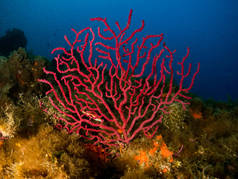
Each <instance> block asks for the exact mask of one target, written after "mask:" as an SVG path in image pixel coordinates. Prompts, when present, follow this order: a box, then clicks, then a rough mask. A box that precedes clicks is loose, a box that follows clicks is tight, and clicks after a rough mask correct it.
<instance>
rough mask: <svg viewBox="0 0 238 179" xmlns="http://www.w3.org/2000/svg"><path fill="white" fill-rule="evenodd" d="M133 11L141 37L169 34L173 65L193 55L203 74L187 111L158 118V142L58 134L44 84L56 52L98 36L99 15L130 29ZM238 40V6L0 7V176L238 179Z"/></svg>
mask: <svg viewBox="0 0 238 179" xmlns="http://www.w3.org/2000/svg"><path fill="white" fill-rule="evenodd" d="M130 10H133V15H132V20H131V27H132V29H136V28H138V27H140V25H141V21H142V20H144V21H145V27H144V30H143V31H142V33H141V34H139V35H138V38H142V37H143V36H144V35H148V34H161V33H163V34H164V39H163V42H166V45H167V46H168V47H169V48H170V49H171V50H174V49H176V58H175V60H177V59H179V60H181V59H182V58H183V57H184V56H185V55H186V49H187V47H189V48H190V54H189V58H188V59H189V62H188V63H192V66H193V68H192V74H193V73H194V72H195V71H196V67H197V64H198V63H200V70H199V73H198V74H197V76H196V78H195V80H194V84H193V87H192V89H191V91H190V92H191V94H188V95H189V97H191V98H192V99H191V100H184V102H189V105H186V109H184V108H183V106H182V105H181V103H179V102H173V103H171V104H168V105H167V106H166V110H167V111H168V113H166V112H163V111H160V113H159V115H161V116H163V120H162V121H161V123H160V124H159V125H158V131H157V132H156V134H155V136H154V137H153V138H151V139H148V138H146V137H145V136H144V135H143V133H142V132H141V133H139V134H138V135H137V136H136V137H135V138H134V139H133V140H131V141H130V143H129V144H126V145H125V146H123V145H121V144H120V143H119V145H118V146H117V147H112V148H107V147H105V146H104V145H94V144H93V142H92V141H91V140H86V139H84V138H82V137H80V136H79V135H77V134H76V133H72V134H69V133H68V132H67V131H66V130H62V129H61V128H59V127H57V124H58V120H57V118H56V117H55V116H56V114H57V113H59V111H57V109H55V108H54V107H53V106H52V103H50V102H49V98H48V97H47V95H46V93H47V90H48V88H47V87H46V86H47V85H45V84H42V83H39V79H46V80H52V79H50V78H48V77H47V75H46V74H45V73H44V72H43V68H44V67H45V66H47V69H50V70H53V69H54V68H55V66H56V64H55V62H54V61H53V60H52V59H53V58H54V55H52V54H51V52H52V50H53V49H54V48H56V47H67V44H66V42H65V39H64V35H67V36H68V37H69V39H70V40H72V39H73V38H74V34H73V33H72V31H71V28H74V29H76V30H77V31H79V30H81V29H83V28H85V27H88V26H92V27H93V28H94V29H96V28H97V26H99V25H98V24H99V23H95V22H92V21H90V18H94V17H102V18H107V21H108V23H109V24H110V25H111V26H114V25H115V22H116V21H118V22H119V23H120V25H121V26H125V25H126V22H127V20H128V15H129V13H130ZM129 32H131V31H129ZM237 32H238V1H237V0H199V1H195V0H194V1H191V0H190V1H189V0H166V1H165V0H147V1H145V0H101V1H96V0H84V1H82V0H67V1H66V0H57V1H56V0H11V1H10V0H0V178H4V179H5V178H20V179H21V178H52V179H53V178H73V179H74V178H75V179H78V178H80V179H81V178H83V179H84V178H85V179H88V178H95V179H101V178H102V179H104V178H105V179H109V178H112V179H114V178H115V179H117V178H122V179H127V178H131V179H137V178H138V179H139V178H143V179H147V178H148V179H149V178H150V179H151V178H156V179H157V178H178V179H182V178H201V179H203V178H219V179H220V178H221V179H222V178H226V179H230V178H234V179H235V178H238V162H237V161H238V70H237V67H238V53H237V48H238V33H237ZM140 67H141V66H140ZM157 67H158V66H157ZM186 67H188V66H186ZM147 69H148V71H146V72H145V73H146V74H149V73H150V70H151V68H147ZM57 75H59V74H57ZM59 76H60V75H59ZM52 84H54V83H52ZM166 85H168V84H165V86H166ZM166 87H167V88H168V86H166ZM166 87H165V88H166ZM176 88H177V86H176V87H174V89H175V90H176ZM174 89H173V90H174ZM163 95H164V94H163ZM165 95H166V94H165ZM111 104H113V103H111ZM46 109H48V111H47V112H46ZM82 112H83V115H85V116H86V117H87V118H88V119H89V120H95V121H96V122H98V121H99V122H100V121H101V119H98V118H96V117H95V116H93V114H91V113H87V112H85V111H82ZM150 112H151V111H149V112H148V113H150ZM105 114H106V112H105ZM87 115H88V116H87ZM92 116H93V117H92ZM59 117H63V116H59ZM146 117H148V116H145V120H146V119H147V118H146ZM157 117H158V116H156V117H155V118H156V120H158V119H157ZM110 125H111V124H110ZM137 125H139V124H137ZM110 127H115V126H113V125H111V126H110ZM118 132H119V133H120V131H118ZM120 134H121V133H120ZM121 135H123V134H121Z"/></svg>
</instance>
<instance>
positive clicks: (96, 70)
mask: <svg viewBox="0 0 238 179" xmlns="http://www.w3.org/2000/svg"><path fill="white" fill-rule="evenodd" d="M131 17H132V10H131V11H130V14H129V17H128V21H127V24H126V26H125V27H124V28H122V27H121V26H120V25H119V23H118V22H116V23H115V24H116V30H113V29H112V28H111V27H110V26H109V24H108V23H107V20H106V18H92V19H91V21H97V22H101V23H102V25H103V28H102V27H100V26H99V27H98V31H97V33H95V32H94V31H93V28H91V27H86V28H84V29H82V30H80V31H76V30H75V29H72V31H73V32H74V34H75V38H74V40H73V41H72V42H71V41H70V40H69V39H68V37H67V36H66V35H65V36H64V38H65V41H66V42H67V44H68V45H69V49H68V50H67V49H66V48H64V47H58V48H55V49H54V50H53V51H52V53H56V52H61V53H62V54H58V55H57V57H55V61H56V69H57V72H54V71H49V70H47V69H46V68H44V69H43V70H44V72H45V74H47V75H49V77H52V78H51V79H50V78H47V79H39V81H40V82H43V83H46V84H48V85H49V88H50V89H49V90H48V91H47V92H46V95H48V98H49V100H50V103H51V105H52V106H53V107H54V108H55V110H56V111H57V114H56V115H55V117H57V119H58V121H59V125H60V126H61V127H63V128H66V129H67V130H68V131H69V132H70V133H71V132H76V133H78V134H79V135H80V136H81V137H84V138H87V139H89V140H93V141H95V144H96V143H101V144H105V145H106V146H112V145H117V144H118V143H120V144H127V143H129V142H130V141H131V140H132V139H133V138H134V137H135V136H136V135H137V134H138V133H139V132H141V131H142V132H144V134H145V135H146V136H148V137H152V136H154V134H155V132H156V131H157V129H158V124H159V123H160V122H161V121H162V118H163V114H164V113H166V112H167V107H168V105H170V104H171V103H174V102H178V103H181V104H182V106H183V108H184V109H185V106H186V104H187V103H188V102H187V100H188V99H190V97H189V96H187V93H188V92H189V91H190V89H191V88H192V86H193V83H194V79H195V77H196V75H197V73H198V72H199V68H200V64H198V66H197V70H196V71H195V72H194V73H193V74H192V75H191V76H190V73H191V64H189V65H188V69H187V70H186V72H185V65H184V63H185V61H186V60H187V58H188V55H189V49H187V54H186V55H185V57H183V58H182V60H181V61H179V62H177V63H174V53H175V50H174V51H171V50H170V49H169V48H168V47H167V46H166V45H165V43H163V44H162V40H163V34H159V35H146V36H145V37H143V38H141V39H139V38H137V37H136V35H137V34H138V33H140V32H141V31H142V30H143V28H144V21H142V24H141V26H140V27H139V28H138V29H136V30H134V31H131V30H130V26H131ZM174 64H175V65H177V67H176V66H174ZM175 67H176V69H177V68H178V70H177V71H176V73H175ZM189 76H190V78H189ZM175 78H176V79H177V81H178V85H177V86H176V85H175ZM185 79H188V81H189V84H187V85H185ZM184 86H186V87H184Z"/></svg>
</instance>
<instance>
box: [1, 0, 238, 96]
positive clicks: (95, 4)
mask: <svg viewBox="0 0 238 179" xmlns="http://www.w3.org/2000/svg"><path fill="white" fill-rule="evenodd" d="M237 8H238V2H237V1H236V0H228V1H224V0H209V1H207V0H200V1H189V0H180V1H177V0H168V1H162V0H150V1H145V0H136V1H133V0H129V1H127V0H113V1H108V0H101V1H96V0H95V1H92V0H89V1H81V0H80V1H78V0H71V1H64V0H57V1H56V0H51V1H46V0H42V1H30V0H21V1H18V0H12V1H7V0H1V2H0V10H1V11H0V27H1V30H0V35H4V34H5V31H6V30H8V29H12V28H18V29H21V30H22V31H24V33H25V36H26V38H27V49H28V50H32V51H33V52H34V53H35V54H38V55H42V56H45V57H48V58H50V57H52V56H50V52H51V50H52V49H53V48H55V47H58V46H61V45H62V44H63V43H64V39H63V36H64V35H65V34H69V33H71V31H70V29H71V28H75V29H82V28H84V27H87V26H89V25H91V24H92V22H91V21H90V18H93V17H107V18H108V20H109V22H115V21H116V20H117V21H119V22H124V21H125V20H126V19H127V16H128V14H129V11H130V9H133V22H132V24H133V25H138V26H139V25H140V22H141V20H142V19H144V20H145V30H144V32H143V34H160V33H164V37H165V41H166V43H167V45H168V46H169V47H170V48H171V49H177V53H178V55H180V56H182V55H184V54H185V52H186V51H185V50H186V47H190V49H191V53H190V58H191V59H192V60H191V61H192V63H197V62H200V63H201V69H200V73H199V76H198V77H197V80H196V83H195V85H194V87H193V92H195V93H196V94H197V95H200V96H202V97H204V98H206V99H208V98H212V99H216V100H227V99H231V100H236V99H237V98H238V93H237V91H238V85H237V84H238V78H237V76H238V71H237V66H238V60H237V59H238V54H237V47H238V34H237V31H238V20H237V19H238V11H237ZM109 17H110V18H109Z"/></svg>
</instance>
